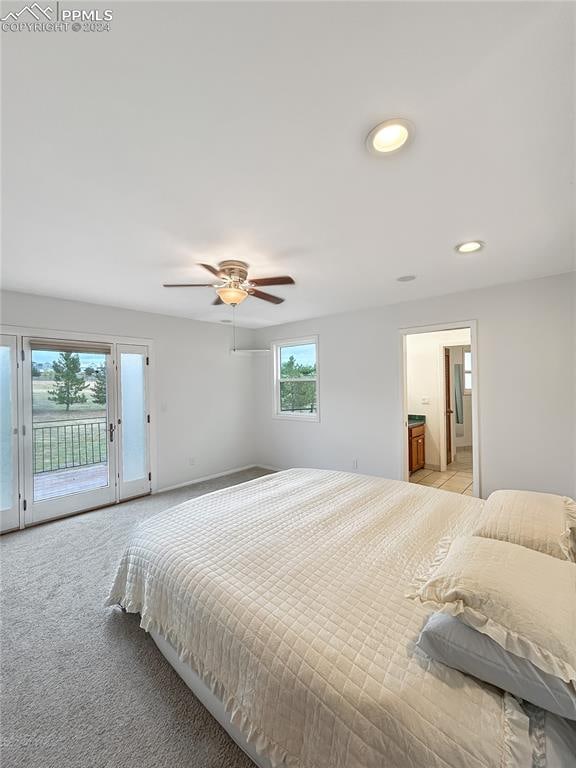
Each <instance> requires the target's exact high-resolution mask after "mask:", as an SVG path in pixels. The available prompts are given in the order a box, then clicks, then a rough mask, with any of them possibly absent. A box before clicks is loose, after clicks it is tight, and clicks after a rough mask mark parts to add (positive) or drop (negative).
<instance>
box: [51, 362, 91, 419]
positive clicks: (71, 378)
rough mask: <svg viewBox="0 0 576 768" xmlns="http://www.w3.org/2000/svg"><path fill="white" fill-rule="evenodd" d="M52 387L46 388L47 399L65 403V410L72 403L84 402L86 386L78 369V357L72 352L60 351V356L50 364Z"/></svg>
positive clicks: (68, 408)
mask: <svg viewBox="0 0 576 768" xmlns="http://www.w3.org/2000/svg"><path fill="white" fill-rule="evenodd" d="M52 368H53V370H54V384H55V387H54V389H49V390H48V399H49V400H52V401H54V402H55V403H59V404H60V405H65V406H66V410H67V411H69V410H70V406H71V405H74V403H85V402H86V395H85V394H83V390H85V389H86V388H87V387H88V384H87V383H86V381H85V379H84V376H83V374H82V371H81V369H80V357H79V356H78V355H77V354H75V353H74V352H60V358H59V359H58V360H57V361H54V363H53V364H52Z"/></svg>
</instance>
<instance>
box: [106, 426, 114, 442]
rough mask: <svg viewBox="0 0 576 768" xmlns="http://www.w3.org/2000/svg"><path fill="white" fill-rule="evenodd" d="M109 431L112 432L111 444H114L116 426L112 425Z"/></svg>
mask: <svg viewBox="0 0 576 768" xmlns="http://www.w3.org/2000/svg"><path fill="white" fill-rule="evenodd" d="M108 429H109V431H110V442H111V443H112V442H114V429H115V427H114V424H112V423H110V426H109V427H108Z"/></svg>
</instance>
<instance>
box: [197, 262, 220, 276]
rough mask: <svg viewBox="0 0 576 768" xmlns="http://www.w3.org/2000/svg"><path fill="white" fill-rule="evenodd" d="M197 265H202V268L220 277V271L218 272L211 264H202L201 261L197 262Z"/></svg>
mask: <svg viewBox="0 0 576 768" xmlns="http://www.w3.org/2000/svg"><path fill="white" fill-rule="evenodd" d="M198 266H200V267H204V269H207V270H208V272H212V274H213V275H215V276H216V277H220V272H218V270H217V269H215V268H214V267H213V266H212V264H203V263H202V262H201V261H199V262H198Z"/></svg>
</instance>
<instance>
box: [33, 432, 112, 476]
mask: <svg viewBox="0 0 576 768" xmlns="http://www.w3.org/2000/svg"><path fill="white" fill-rule="evenodd" d="M106 427H107V421H106V418H99V419H78V421H68V422H66V423H64V424H63V423H62V422H58V421H52V422H44V423H41V424H37V425H34V426H33V451H34V474H35V475H38V474H41V473H42V472H55V471H56V470H58V469H67V468H69V467H84V466H88V465H90V464H100V463H102V462H105V461H107V460H108V432H107V428H106Z"/></svg>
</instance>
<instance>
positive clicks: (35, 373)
mask: <svg viewBox="0 0 576 768" xmlns="http://www.w3.org/2000/svg"><path fill="white" fill-rule="evenodd" d="M40 375H41V371H40V368H38V366H37V365H36V363H32V378H33V379H39V378H40Z"/></svg>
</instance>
